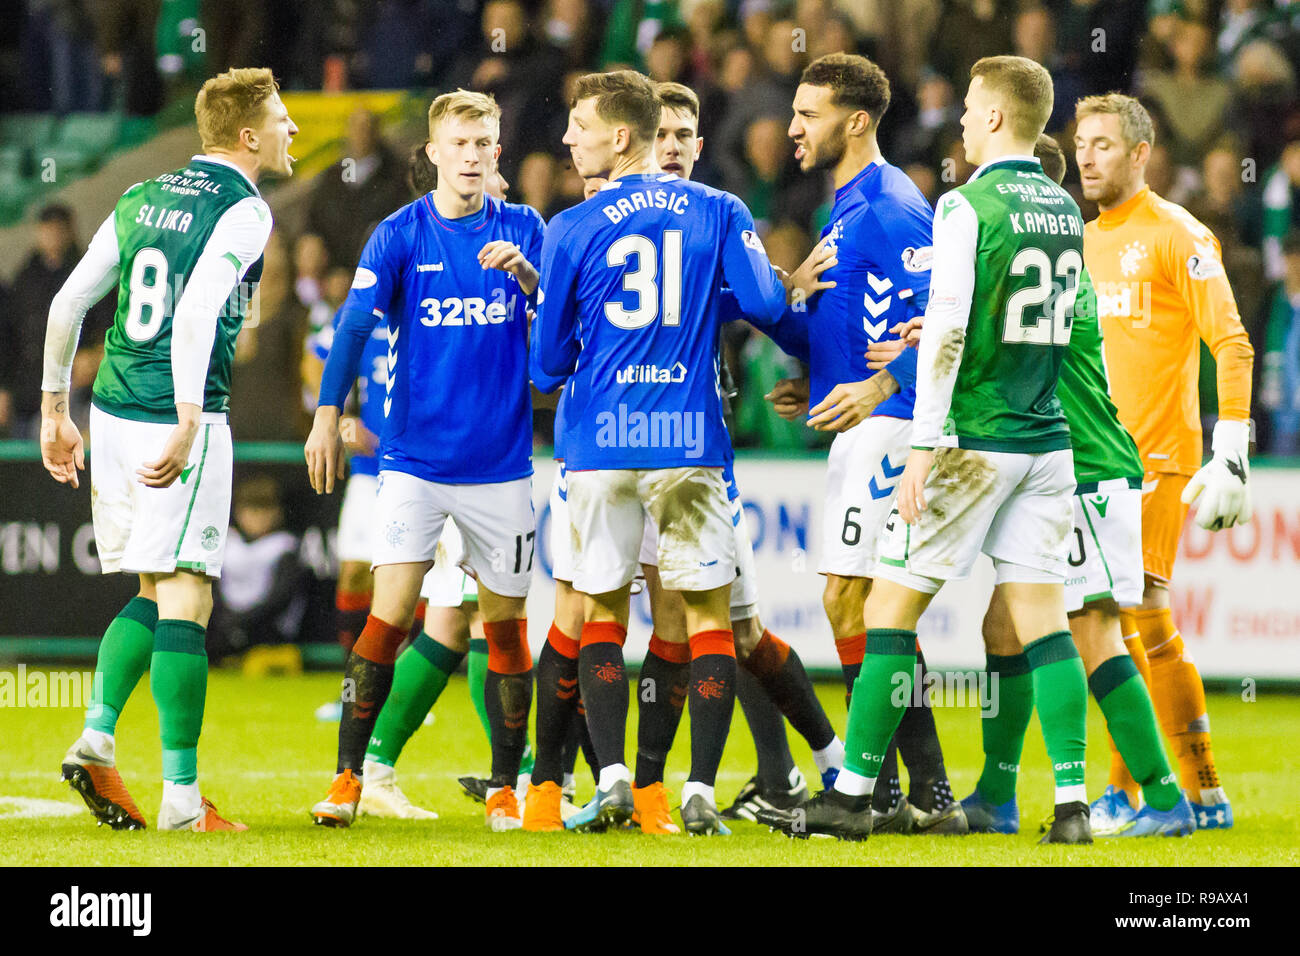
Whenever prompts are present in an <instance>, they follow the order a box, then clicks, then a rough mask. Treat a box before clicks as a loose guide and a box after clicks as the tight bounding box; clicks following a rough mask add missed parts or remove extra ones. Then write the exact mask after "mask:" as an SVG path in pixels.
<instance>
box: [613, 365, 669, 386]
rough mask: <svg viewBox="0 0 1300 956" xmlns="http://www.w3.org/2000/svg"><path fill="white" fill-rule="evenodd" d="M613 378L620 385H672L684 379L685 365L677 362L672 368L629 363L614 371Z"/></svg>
mask: <svg viewBox="0 0 1300 956" xmlns="http://www.w3.org/2000/svg"><path fill="white" fill-rule="evenodd" d="M614 380H615V381H616V382H618V384H620V385H636V384H638V383H646V384H654V385H674V384H676V383H678V382H684V381H686V366H685V365H683V364H682V363H681V362H677V363H676V364H674V365H673V367H672V368H660V367H659V366H658V365H629V366H628V367H627V368H621V369H619V370H618V371H617V372H616V373H614Z"/></svg>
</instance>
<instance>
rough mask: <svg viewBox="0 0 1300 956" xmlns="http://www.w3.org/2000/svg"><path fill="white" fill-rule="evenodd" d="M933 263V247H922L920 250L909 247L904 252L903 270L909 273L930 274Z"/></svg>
mask: <svg viewBox="0 0 1300 956" xmlns="http://www.w3.org/2000/svg"><path fill="white" fill-rule="evenodd" d="M933 262H934V247H933V246H922V247H921V248H919V249H917V248H915V247H913V246H908V247H907V248H906V249H904V250H903V268H904V269H906V270H907V271H908V272H929V271H930V268H931V264H932V263H933Z"/></svg>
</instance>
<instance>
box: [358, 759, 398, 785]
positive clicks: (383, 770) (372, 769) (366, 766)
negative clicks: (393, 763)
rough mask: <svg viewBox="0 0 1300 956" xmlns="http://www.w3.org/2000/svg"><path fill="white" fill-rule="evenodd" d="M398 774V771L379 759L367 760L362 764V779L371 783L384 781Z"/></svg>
mask: <svg viewBox="0 0 1300 956" xmlns="http://www.w3.org/2000/svg"><path fill="white" fill-rule="evenodd" d="M396 776H397V771H396V770H394V769H393V768H392V767H390V766H388V764H386V763H380V762H379V761H378V760H367V761H365V762H364V763H362V765H361V779H363V780H368V781H370V782H371V783H383V782H384V781H386V780H392V779H393V778H394V777H396Z"/></svg>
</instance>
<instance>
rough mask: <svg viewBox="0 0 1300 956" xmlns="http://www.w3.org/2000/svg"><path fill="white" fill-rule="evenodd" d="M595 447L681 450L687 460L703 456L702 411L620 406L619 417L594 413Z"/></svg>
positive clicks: (611, 414) (609, 413)
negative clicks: (648, 409)
mask: <svg viewBox="0 0 1300 956" xmlns="http://www.w3.org/2000/svg"><path fill="white" fill-rule="evenodd" d="M596 445H597V446H598V447H600V448H681V449H683V454H684V455H685V456H686V457H687V458H699V457H700V456H702V455H703V454H704V413H703V412H635V411H634V412H629V411H628V408H627V406H626V405H624V404H622V403H620V404H619V406H618V414H617V415H616V414H614V413H613V412H598V413H597V414H596Z"/></svg>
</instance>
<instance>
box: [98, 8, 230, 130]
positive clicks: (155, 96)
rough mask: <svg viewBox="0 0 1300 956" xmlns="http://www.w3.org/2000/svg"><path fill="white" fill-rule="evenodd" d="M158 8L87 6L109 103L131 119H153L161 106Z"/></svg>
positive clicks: (161, 84)
mask: <svg viewBox="0 0 1300 956" xmlns="http://www.w3.org/2000/svg"><path fill="white" fill-rule="evenodd" d="M161 9H162V0H96V2H95V3H92V4H90V5H89V9H88V12H89V13H90V14H91V15H92V16H93V17H94V19H95V27H96V30H95V32H96V36H97V39H98V46H99V55H100V61H99V62H100V65H101V66H102V67H103V70H104V75H105V76H106V77H108V79H109V82H110V83H112V84H113V92H112V94H111V98H112V101H113V103H114V105H117V104H121V106H122V108H123V109H125V111H126V112H127V113H129V114H130V115H132V116H152V115H153V114H154V113H157V112H158V110H159V109H161V108H162V105H163V91H164V89H165V88H164V86H163V83H162V78H161V77H160V76H159V75H158V53H157V44H156V35H157V30H158V14H159V12H160V11H161ZM240 65H241V66H243V65H245V64H240Z"/></svg>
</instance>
